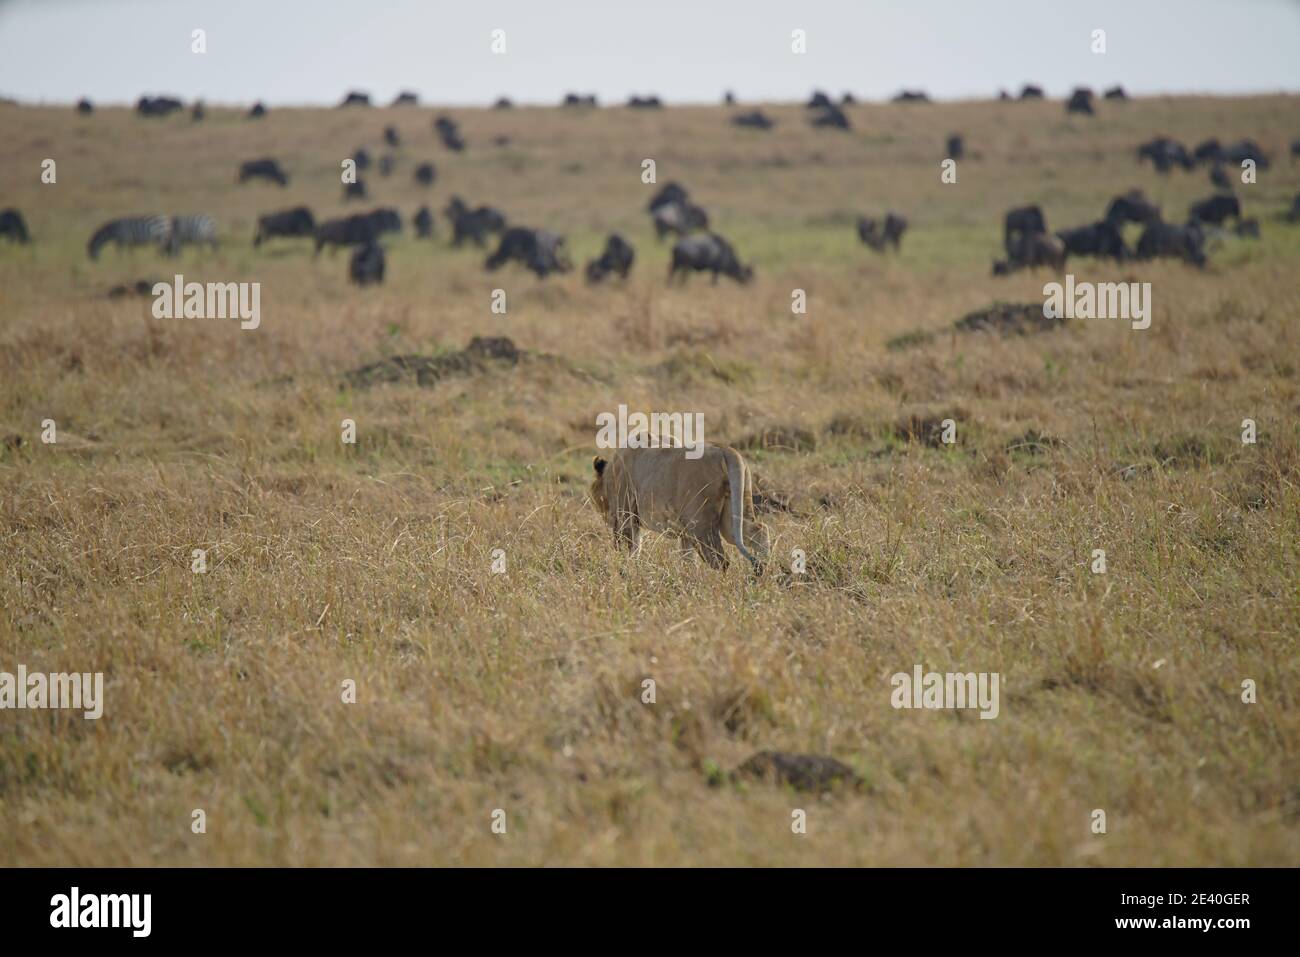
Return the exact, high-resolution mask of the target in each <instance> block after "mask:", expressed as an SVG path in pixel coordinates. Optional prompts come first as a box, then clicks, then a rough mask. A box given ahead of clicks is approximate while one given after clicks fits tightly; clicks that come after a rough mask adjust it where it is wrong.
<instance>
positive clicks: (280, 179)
mask: <svg viewBox="0 0 1300 957" xmlns="http://www.w3.org/2000/svg"><path fill="white" fill-rule="evenodd" d="M258 177H260V178H262V179H269V180H270V181H271V182H273V183H279V184H280V185H281V186H288V185H289V174H288V173H286V172H285V171H284V170H282V169H281V168H280V164H279V163H277V162H276V161H275V160H273V159H255V160H247V161H246V162H244V163H241V164H240V166H239V181H240V182H241V183H247V182H248V181H249V180H250V179H255V178H258Z"/></svg>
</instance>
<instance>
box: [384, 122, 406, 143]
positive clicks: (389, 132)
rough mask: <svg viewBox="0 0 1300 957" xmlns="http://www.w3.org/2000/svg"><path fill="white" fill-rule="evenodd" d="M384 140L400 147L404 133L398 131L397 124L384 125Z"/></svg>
mask: <svg viewBox="0 0 1300 957" xmlns="http://www.w3.org/2000/svg"><path fill="white" fill-rule="evenodd" d="M384 142H385V143H387V144H388V145H389V146H392V147H398V146H401V145H402V134H401V133H399V132H397V127H396V126H385V127H384Z"/></svg>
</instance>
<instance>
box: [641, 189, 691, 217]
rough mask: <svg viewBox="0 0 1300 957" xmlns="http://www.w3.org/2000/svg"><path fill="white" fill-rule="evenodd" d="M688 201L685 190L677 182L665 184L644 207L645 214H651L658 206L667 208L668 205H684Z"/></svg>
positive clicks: (688, 197)
mask: <svg viewBox="0 0 1300 957" xmlns="http://www.w3.org/2000/svg"><path fill="white" fill-rule="evenodd" d="M688 199H690V196H689V194H688V193H687V192H686V188H685V187H684V186H682V185H681V184H680V183H677V182H675V181H674V182H669V183H665V184H664V185H663V186H662V187H660V188H659V190H658V191H657V192H656V193H655V194H654V195H653V196H651V197H650V202H649V204H648V205H647V206H646V212H650V213H653V212H654V211H655V210H656V209H658V208H659V207H660V206H667V205H668V204H669V203H684V202H686V201H687V200H688Z"/></svg>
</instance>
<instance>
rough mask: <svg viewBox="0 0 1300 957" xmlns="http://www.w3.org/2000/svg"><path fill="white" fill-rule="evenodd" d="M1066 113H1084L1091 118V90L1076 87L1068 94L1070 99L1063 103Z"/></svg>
mask: <svg viewBox="0 0 1300 957" xmlns="http://www.w3.org/2000/svg"><path fill="white" fill-rule="evenodd" d="M1065 112H1066V113H1084V114H1087V115H1088V116H1092V113H1093V110H1092V90H1089V89H1088V88H1086V87H1082V86H1080V87H1076V88H1075V90H1074V92H1073V93H1071V94H1070V98H1069V99H1068V100H1066V102H1065Z"/></svg>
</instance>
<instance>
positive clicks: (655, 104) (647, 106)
mask: <svg viewBox="0 0 1300 957" xmlns="http://www.w3.org/2000/svg"><path fill="white" fill-rule="evenodd" d="M627 105H628V106H629V107H631V108H632V109H634V110H657V109H660V108H661V107H662V106H663V103H661V102H660V101H659V97H657V96H636V95H635V94H633V95H632V96H630V97H628V101H627Z"/></svg>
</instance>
